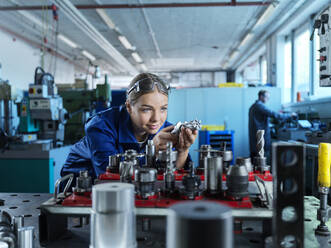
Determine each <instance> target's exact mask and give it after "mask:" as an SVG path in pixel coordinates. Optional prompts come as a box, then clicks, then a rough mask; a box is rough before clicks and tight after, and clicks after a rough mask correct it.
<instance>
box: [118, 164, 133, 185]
mask: <svg viewBox="0 0 331 248" xmlns="http://www.w3.org/2000/svg"><path fill="white" fill-rule="evenodd" d="M133 168H134V162H132V161H122V162H121V163H120V179H121V182H131V181H132V176H133Z"/></svg>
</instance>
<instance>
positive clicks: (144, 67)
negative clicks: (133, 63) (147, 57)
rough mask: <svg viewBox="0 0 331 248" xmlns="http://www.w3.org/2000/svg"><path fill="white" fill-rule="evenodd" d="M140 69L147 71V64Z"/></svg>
mask: <svg viewBox="0 0 331 248" xmlns="http://www.w3.org/2000/svg"><path fill="white" fill-rule="evenodd" d="M140 67H141V69H142V70H143V71H147V70H148V69H147V67H146V65H145V64H141V65H140Z"/></svg>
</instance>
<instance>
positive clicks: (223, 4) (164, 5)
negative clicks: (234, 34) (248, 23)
mask: <svg viewBox="0 0 331 248" xmlns="http://www.w3.org/2000/svg"><path fill="white" fill-rule="evenodd" d="M273 2H274V1H266V2H257V1H251V2H237V1H233V0H232V1H231V2H215V3H213V2H207V3H148V4H100V5H96V4H92V5H89V4H83V5H75V7H76V8H77V9H142V8H192V7H236V6H267V5H269V4H272V3H273ZM45 9H48V10H52V5H48V6H42V5H32V6H2V7H0V11H16V10H45Z"/></svg>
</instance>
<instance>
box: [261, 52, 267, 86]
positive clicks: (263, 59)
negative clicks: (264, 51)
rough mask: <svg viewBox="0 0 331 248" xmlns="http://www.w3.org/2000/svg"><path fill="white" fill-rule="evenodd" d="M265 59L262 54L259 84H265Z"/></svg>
mask: <svg viewBox="0 0 331 248" xmlns="http://www.w3.org/2000/svg"><path fill="white" fill-rule="evenodd" d="M267 77H268V75H267V59H266V58H265V56H263V58H262V60H261V84H262V85H265V84H267Z"/></svg>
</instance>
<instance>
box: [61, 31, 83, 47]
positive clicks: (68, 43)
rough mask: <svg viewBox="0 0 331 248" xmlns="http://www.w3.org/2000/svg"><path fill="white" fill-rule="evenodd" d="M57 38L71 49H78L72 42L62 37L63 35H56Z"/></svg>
mask: <svg viewBox="0 0 331 248" xmlns="http://www.w3.org/2000/svg"><path fill="white" fill-rule="evenodd" d="M57 37H58V38H59V39H60V40H62V41H63V42H64V43H66V44H67V45H69V46H71V47H72V48H76V47H78V46H77V44H76V43H75V42H73V41H72V40H70V39H69V38H67V37H66V36H64V35H63V34H58V35H57Z"/></svg>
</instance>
